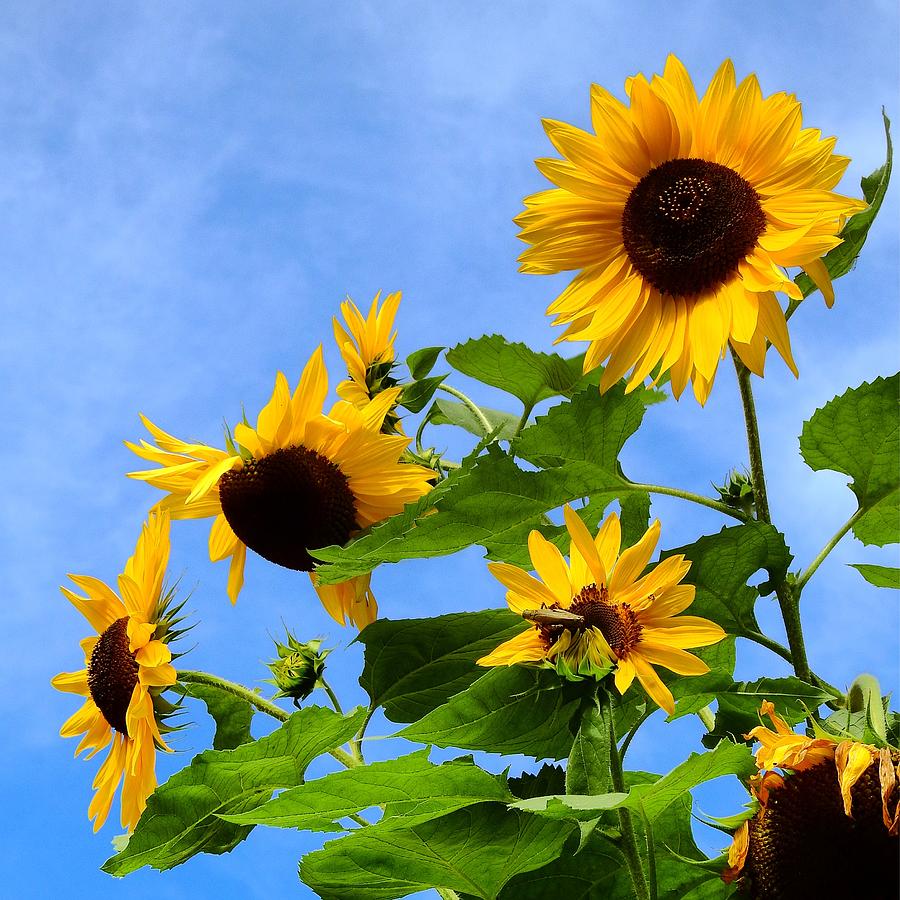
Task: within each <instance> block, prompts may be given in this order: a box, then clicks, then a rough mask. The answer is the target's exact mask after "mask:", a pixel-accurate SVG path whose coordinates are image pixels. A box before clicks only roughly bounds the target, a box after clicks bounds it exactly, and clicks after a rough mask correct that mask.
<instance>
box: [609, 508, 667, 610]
mask: <svg viewBox="0 0 900 900" xmlns="http://www.w3.org/2000/svg"><path fill="white" fill-rule="evenodd" d="M660 527H661V526H660V524H659V519H656V520H655V521H654V522H653V524H652V525H651V526H650V527H649V528H648V529H647V531H646V532H645V534H644V536H643V537H642V538H641V539H640V540H639V541H638V542H637V543H636V544H635V545H634V546H633V547H629V548H628V549H627V550H625V551H624V552H623V553H622V555H621V556H620V557H619V560H618V562H617V563H616V565H615V568H614V569H613V571H612V575H610V578H609V593H610V595H611V596H612V597H613V598H614V599H615V598H616V597H617V594H618V592H619V591H624V590H625V589H626V588H628V587H630V586H631V585H632V583H633V582H634V581H636V580H637V578H638V577H639V576H640V574H641V572H643V571H644V569H645V568H646V567H647V563H649V562H650V557H651V556H653V551H654V550H655V549H656V544H657V542H658V541H659V532H660Z"/></svg>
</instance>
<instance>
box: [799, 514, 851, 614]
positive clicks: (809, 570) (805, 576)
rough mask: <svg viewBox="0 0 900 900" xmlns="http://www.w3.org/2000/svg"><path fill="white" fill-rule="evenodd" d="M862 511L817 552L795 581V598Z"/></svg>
mask: <svg viewBox="0 0 900 900" xmlns="http://www.w3.org/2000/svg"><path fill="white" fill-rule="evenodd" d="M863 515H864V513H863V510H861V509H858V510H857V511H856V512H855V513H853V515H852V516H850V518H849V519H847V521H846V522H844V524H843V525H841V527H840V528H839V529H838V530H837V531H836V532H835V535H834V537H833V538H832V539H831V540H830V541H829V542H828V543H827V544H826V545H825V546H824V547H823V548H822V549H821V551H819V555H818V556H817V557H816V558H815V559H814V560H813V561H812V562H811V563H810V564H809V567H808V568H807V570H806V571H805V572H804V573H803V574H802V575H801V576H800V577H799V578H798V579H797V581H796V583H795V584H794V590H795V591H796V593H797V596H798V597H799V596H800V592H801V591H802V590H803V588H804V587H806V582H807V581H809V579H810V578H812V577H813V575H814V574H815V571H816V569H818V568H819V566H821V565H822V563H823V562H824V561H825V557H827V556H828V554H829V553H831V551H832V550H834V548H835V547H837V545H838V544H839V543H840V542H841V539H842V538H843V537H844V535H845V534H846V533H847V532H848V531H849V530H850V529H851V528H852V527H853V526H854V525H855V524H856V523H857V522H858V521H859V520H860V519H861V518H862V517H863Z"/></svg>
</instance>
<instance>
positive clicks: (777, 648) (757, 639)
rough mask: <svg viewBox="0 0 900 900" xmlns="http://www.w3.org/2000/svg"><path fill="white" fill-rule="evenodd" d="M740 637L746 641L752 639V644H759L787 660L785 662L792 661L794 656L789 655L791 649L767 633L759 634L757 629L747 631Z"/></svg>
mask: <svg viewBox="0 0 900 900" xmlns="http://www.w3.org/2000/svg"><path fill="white" fill-rule="evenodd" d="M742 637H745V638H747V640H748V641H753V643H754V644H759V645H760V647H765V648H766V649H767V650H771V651H772V652H773V653H774V654H775V655H776V656H780V657H781V658H782V659H784V660H787V662H793V661H794V657H793V656H791V651H790V650H788V648H787V647H785V646H784V645H783V644H779V643H778V641H774V640H772V638H770V637H769V636H768V635H765V634H761V633H760V632H758V631H747V632H745V633H744V634H743V635H742Z"/></svg>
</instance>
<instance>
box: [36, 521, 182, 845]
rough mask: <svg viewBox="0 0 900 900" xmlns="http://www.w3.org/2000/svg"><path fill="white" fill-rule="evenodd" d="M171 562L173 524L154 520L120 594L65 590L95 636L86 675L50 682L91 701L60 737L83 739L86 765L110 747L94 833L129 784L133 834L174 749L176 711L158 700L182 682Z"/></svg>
mask: <svg viewBox="0 0 900 900" xmlns="http://www.w3.org/2000/svg"><path fill="white" fill-rule="evenodd" d="M168 559H169V517H168V516H167V515H166V514H165V513H161V514H158V515H154V514H151V515H150V516H149V518H148V520H147V522H146V523H145V525H144V527H143V529H142V530H141V535H140V537H139V538H138V542H137V546H136V548H135V551H134V556H132V557H131V558H130V559H129V560H128V562H127V563H126V564H125V571H124V572H123V573H122V574H121V575H120V576H119V579H118V588H119V590H118V593H116V591H114V590H113V589H112V588H110V587H108V586H107V585H106V584H105V583H104V582H102V581H100V580H99V579H97V578H92V577H90V576H87V575H70V576H69V578H70V579H71V580H72V581H73V582H74V583H75V585H76V586H77V587H78V588H80V589H81V590H82V591H84V593H85V594H86V595H87V596H82V595H81V594H78V593H76V592H75V591H72V590H70V589H69V588H66V587H63V588H60V590H62V592H63V594H64V595H65V596H66V597H67V598H68V599H69V600H70V601H71V602H72V605H73V606H74V607H75V608H76V609H77V610H78V611H79V612H80V613H81V614H82V615H83V616H84V617H85V618H86V619H87V620H88V622H90V623H91V627H92V628H93V629H94V630H95V631H96V635H94V636H91V637H87V638H85V639H84V640H83V641H81V649H82V651H83V652H84V664H85V668H83V669H81V670H80V671H78V672H63V673H61V674H59V675H57V676H56V678H54V679H53V681H52V684H53V687H55V688H56V689H57V690H60V691H65V692H67V693H70V694H80V695H81V696H82V697H85V698H86V699H85V701H84V704H83V705H82V707H81V709H79V710H78V712H76V713H75V714H74V715H73V716H71V717H70V718H69V719H68V720H67V721H66V723H65V724H64V725H63V727H62V729H61V730H60V734H61V735H62V736H63V737H75V736H77V735H84V736H83V737H82V739H81V742H80V743H79V744H78V747H77V748H76V749H75V754H76V756H77V755H78V754H79V753H81V751H82V750H88V751H89V753H88V754H87V756H86V759H90V758H91V757H92V756H94V755H95V754H97V753H99V752H100V751H101V750H103V749H104V748H105V747H106V746H108V745H110V744H111V745H112V746H111V747H110V750H109V754H108V755H107V757H106V760H105V761H104V762H103V765H102V766H100V771H99V772H98V773H97V777H96V778H95V779H94V787H95V788H96V794H95V795H94V798H93V800H91V804H90V806H89V808H88V816H89V818H91V819H93V820H94V831H97V830H98V829H99V828H100V826H101V825H103V823H104V822H105V821H106V817H107V815H109V809H110V806H111V805H112V800H113V795H114V794H115V792H116V788H117V787H118V786H119V782H120V781H123V779H124V782H123V785H122V825H123V826H124V827H125V828H127V829H129V830H131V829H133V828H134V826H135V825H136V824H137V820H138V819H139V818H140V815H141V813H142V812H143V811H144V807H145V806H146V805H147V797H148V796H149V795H150V794H151V793H152V792H153V790H154V788H155V787H156V773H155V765H156V750H157V749H161V750H168V749H169V748H168V747H167V746H166V744H165V742H164V741H163V739H162V737H161V735H160V728H161V727H162V728H163V729H165V726H163V725H162V724H161V723H162V718H163V716H164V715H165V714H167V713H169V712H171V711H172V710H173V708H174V707H172V705H171V704H169V703H168V702H167V701H165V700H164V699H163V698H162V697H161V696H160V694H161V692H162V691H163V690H164V689H165V688H166V687H170V686H171V685H173V684H175V681H176V673H175V669H174V668H173V667H172V664H171V662H172V652H171V651H170V650H169V647H168V642H169V641H170V640H171V639H172V638H173V637H175V636H176V635H177V634H178V632H177V631H175V630H174V626H175V625H176V624H177V623H178V620H177V619H176V618H175V615H176V614H177V611H178V610H177V609H172V608H171V594H166V593H164V590H163V577H164V576H165V572H166V564H167V563H168Z"/></svg>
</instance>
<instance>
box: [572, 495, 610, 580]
mask: <svg viewBox="0 0 900 900" xmlns="http://www.w3.org/2000/svg"><path fill="white" fill-rule="evenodd" d="M563 517H564V518H565V522H566V529H567V530H568V532H569V536H570V537H571V538H572V544H573V545H574V546H576V547H577V548H578V552H579V553H580V554H581V558H582V559H583V560H584V562H585V563H586V564H587V567H588V570H589V571H590V573H591V575H592V576H593V581H594V584H596V585H601V584H606V569H605V568H604V567H603V562H602V560H601V559H600V554H599V553H598V552H597V545H596V544H595V543H594V539H593V538H592V537H591V533H590V532H589V531H588V530H587V526H586V525H585V524H584V522H583V521H582V519H581V516H579V515H578V513H576V512H575V510H574V509H572V507H571V506H569V504H568V503H567V504H566V505H565V506H564V507H563ZM583 586H584V585H581V587H583Z"/></svg>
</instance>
